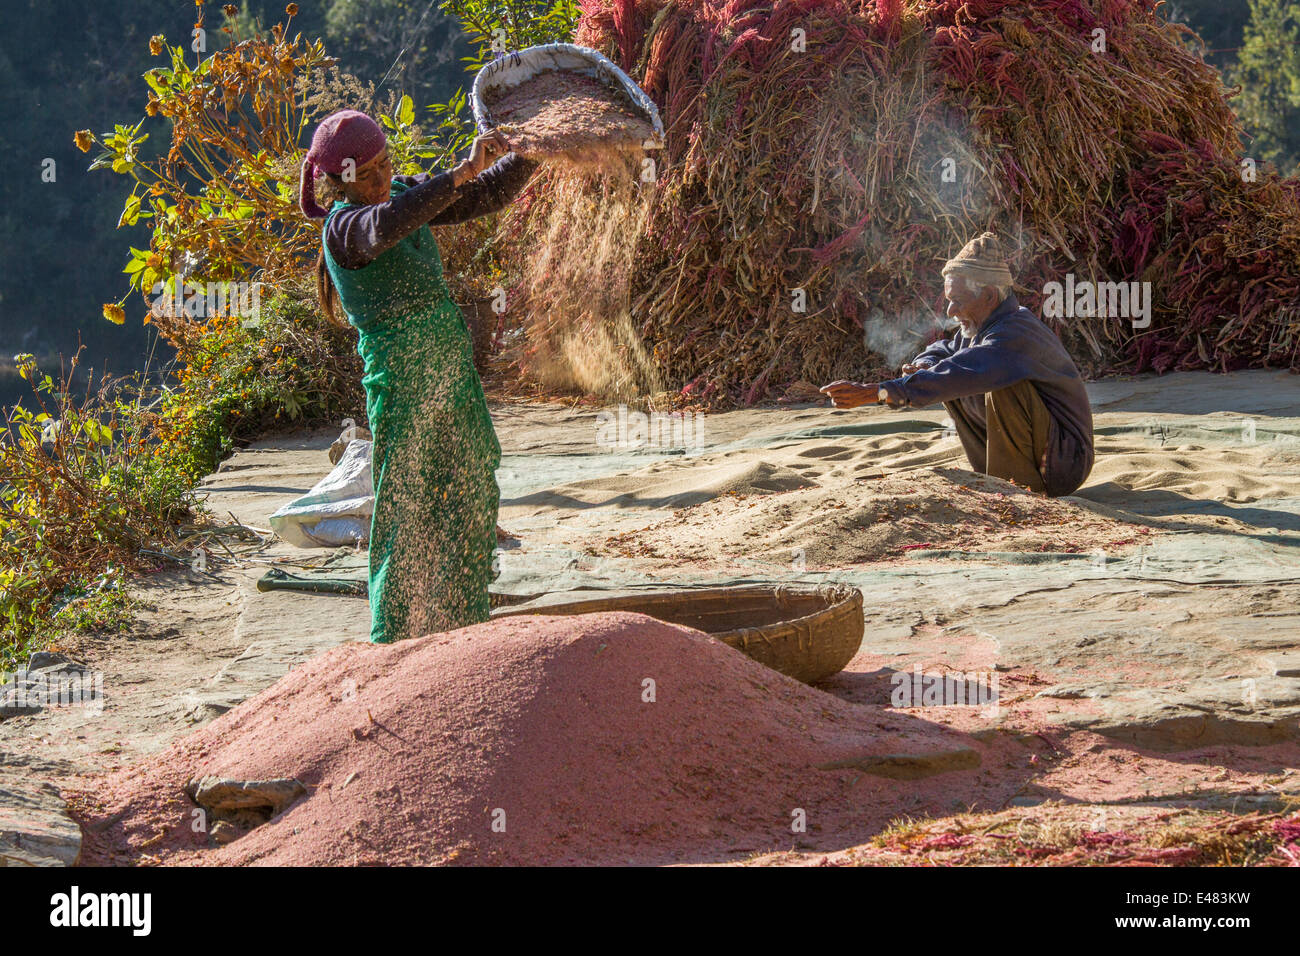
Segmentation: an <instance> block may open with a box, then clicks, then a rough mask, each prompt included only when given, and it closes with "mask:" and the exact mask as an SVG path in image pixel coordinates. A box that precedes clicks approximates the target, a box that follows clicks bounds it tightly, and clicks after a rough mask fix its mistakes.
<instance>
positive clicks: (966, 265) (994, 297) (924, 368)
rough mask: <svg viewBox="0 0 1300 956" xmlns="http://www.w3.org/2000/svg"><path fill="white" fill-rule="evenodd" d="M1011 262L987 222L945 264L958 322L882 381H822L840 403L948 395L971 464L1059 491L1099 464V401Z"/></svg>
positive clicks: (905, 401)
mask: <svg viewBox="0 0 1300 956" xmlns="http://www.w3.org/2000/svg"><path fill="white" fill-rule="evenodd" d="M1011 285H1012V277H1011V270H1010V268H1009V266H1008V265H1007V261H1006V258H1005V256H1004V255H1003V253H1002V249H1001V246H1000V244H999V243H998V239H997V237H996V236H995V235H993V233H991V232H986V233H984V234H983V235H982V236H980V237H979V238H977V239H973V240H971V241H970V242H969V243H967V244H966V247H965V248H963V249H962V250H961V252H959V253H958V254H957V257H956V258H955V259H950V260H949V261H948V263H947V264H946V265H945V266H944V267H943V292H944V296H945V297H946V298H947V300H948V316H949V318H952V319H956V320H957V323H958V325H959V326H960V331H958V333H957V334H956V335H955V336H954V337H953V338H951V339H949V340H948V341H940V342H935V343H934V344H933V345H931V346H930V347H929V348H927V349H926V350H925V351H924V352H922V353H921V354H920V355H918V356H917V357H916V358H915V359H913V360H912V361H911V362H910V363H908V364H907V365H904V366H903V368H902V373H903V375H902V377H901V378H896V379H892V380H890V381H887V382H880V383H878V384H874V385H872V384H865V383H861V382H849V381H839V382H832V383H831V384H830V385H827V386H825V387H823V388H822V392H824V393H826V394H827V395H829V396H830V399H831V402H832V403H833V404H834V405H835V407H836V408H856V407H858V406H859V405H866V404H869V403H872V402H884V403H887V404H888V405H889V406H890V407H892V408H901V407H905V406H913V407H919V406H923V405H933V404H935V403H936V402H942V403H943V406H944V408H946V409H947V410H948V414H949V415H951V416H952V421H953V425H954V426H955V427H956V430H957V437H958V438H959V439H960V440H961V444H962V448H963V449H965V451H966V457H967V458H968V459H970V464H971V467H972V468H973V469H974V470H975V471H978V472H982V473H983V474H988V475H994V476H995V477H998V478H1005V479H1007V480H1008V481H1014V482H1015V483H1016V484H1018V485H1020V486H1022V487H1026V488H1029V489H1031V490H1033V491H1037V492H1040V493H1044V494H1047V495H1051V496H1052V497H1057V496H1060V495H1068V494H1072V493H1073V492H1074V491H1075V490H1077V489H1078V487H1079V486H1080V485H1082V484H1083V482H1084V480H1085V479H1086V478H1087V477H1088V472H1090V471H1091V470H1092V463H1093V441H1092V408H1091V407H1090V406H1089V404H1088V394H1087V392H1086V391H1085V390H1084V387H1083V379H1082V378H1081V377H1080V376H1079V370H1078V369H1077V368H1076V367H1075V365H1074V361H1073V360H1072V359H1071V358H1070V355H1069V353H1068V352H1066V350H1065V346H1063V345H1062V344H1061V340H1060V339H1059V338H1057V337H1056V334H1055V333H1054V332H1053V331H1052V330H1051V329H1049V328H1048V327H1047V326H1046V325H1044V324H1043V322H1042V321H1041V320H1039V319H1038V317H1037V316H1035V315H1034V314H1033V313H1032V312H1030V311H1029V310H1028V309H1026V308H1024V307H1022V306H1021V305H1020V303H1019V302H1018V301H1016V297H1015V295H1014V294H1013V293H1012V292H1011Z"/></svg>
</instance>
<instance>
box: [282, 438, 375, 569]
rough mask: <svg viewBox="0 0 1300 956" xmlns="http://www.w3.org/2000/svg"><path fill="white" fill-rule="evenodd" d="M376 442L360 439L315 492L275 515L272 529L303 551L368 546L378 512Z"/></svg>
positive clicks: (354, 442)
mask: <svg viewBox="0 0 1300 956" xmlns="http://www.w3.org/2000/svg"><path fill="white" fill-rule="evenodd" d="M373 448H374V442H368V441H365V440H364V439H356V440H354V441H352V442H350V443H349V444H348V447H347V450H346V451H345V452H344V453H343V457H342V458H340V459H339V463H338V464H337V465H335V466H334V470H333V471H331V472H330V473H329V474H328V475H326V476H325V477H324V478H322V479H321V480H320V481H318V482H316V484H315V486H314V487H313V488H312V489H311V491H309V492H307V493H306V494H305V495H303V496H302V497H301V498H295V499H294V500H293V501H291V502H289V503H288V504H287V505H285V506H284V507H283V508H281V509H280V510H278V511H277V512H276V513H275V514H273V515H271V529H272V530H273V531H274V532H275V533H276V534H278V535H279V536H280V537H281V538H283V539H284V540H285V541H288V542H289V543H290V544H292V545H296V546H298V547H299V548H337V547H340V546H342V545H365V544H366V543H368V542H369V540H370V518H371V515H373V514H374V511H375V484H374V479H373V477H372V475H371V471H370V453H371V450H372V449H373Z"/></svg>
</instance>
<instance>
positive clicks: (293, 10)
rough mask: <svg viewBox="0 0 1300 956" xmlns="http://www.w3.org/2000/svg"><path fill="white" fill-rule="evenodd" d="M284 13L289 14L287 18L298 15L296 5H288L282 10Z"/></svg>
mask: <svg viewBox="0 0 1300 956" xmlns="http://www.w3.org/2000/svg"><path fill="white" fill-rule="evenodd" d="M284 12H285V13H287V14H289V16H291V17H296V16H297V15H298V4H296V3H291V4H289V5H288V6H287V7H285V8H284Z"/></svg>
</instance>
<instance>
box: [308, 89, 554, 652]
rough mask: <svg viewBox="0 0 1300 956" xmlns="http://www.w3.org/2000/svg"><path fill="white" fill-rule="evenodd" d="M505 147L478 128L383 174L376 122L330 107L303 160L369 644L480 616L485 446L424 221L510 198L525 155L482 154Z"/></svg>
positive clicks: (493, 452)
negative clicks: (362, 401)
mask: <svg viewBox="0 0 1300 956" xmlns="http://www.w3.org/2000/svg"><path fill="white" fill-rule="evenodd" d="M506 149H507V146H506V144H505V142H504V140H503V139H502V138H501V137H500V136H499V135H498V134H495V133H494V134H490V135H487V136H482V137H479V138H478V139H476V140H475V141H474V145H473V148H472V149H471V151H470V157H469V159H467V160H465V161H464V162H462V163H461V164H460V165H458V166H457V167H455V168H454V169H453V170H451V171H450V172H445V173H439V174H438V175H435V176H428V175H424V174H422V175H419V176H396V177H395V176H393V174H392V166H391V164H390V162H389V159H388V144H387V139H386V137H385V136H384V132H383V130H382V129H380V127H379V124H377V123H376V122H375V121H374V120H372V119H371V118H370V117H369V116H366V115H365V114H364V113H359V112H356V111H355V110H343V111H341V112H338V113H334V114H332V115H331V116H329V117H327V118H326V119H325V120H324V121H322V122H321V124H320V125H319V126H318V127H317V128H316V132H315V134H314V135H313V136H312V144H311V149H310V150H309V151H308V153H307V159H306V162H304V163H303V171H302V182H301V186H300V192H299V204H300V205H301V207H302V210H303V212H304V213H305V214H306V215H307V216H308V217H309V218H313V219H320V218H324V219H325V227H324V231H323V235H322V243H321V246H322V249H321V257H320V259H319V260H318V262H317V290H318V292H319V294H320V299H321V306H322V308H323V309H324V311H325V313H326V315H327V317H328V318H329V319H330V320H331V321H334V322H336V323H338V324H342V320H341V319H340V318H339V317H338V312H337V306H338V305H339V304H341V305H342V308H343V311H344V312H345V313H346V314H347V321H349V322H350V323H351V324H352V325H354V326H355V327H356V328H357V329H358V331H359V332H360V339H359V341H358V343H357V351H358V353H359V354H360V355H361V358H362V359H363V360H364V362H365V377H364V378H363V379H362V380H361V381H362V385H363V386H364V387H365V390H366V412H367V414H368V416H369V418H370V429H371V431H372V432H373V433H374V449H373V458H372V465H373V474H374V485H375V510H374V516H373V517H372V519H371V527H370V573H369V578H370V617H371V626H370V639H371V640H372V641H374V642H376V643H388V642H390V641H395V640H400V639H402V638H406V637H418V636H420V635H422V634H430V633H434V632H437V631H446V630H450V629H452V628H457V627H463V626H465V625H467V624H476V623H479V622H482V621H486V620H487V619H488V583H489V582H490V580H491V578H492V555H493V550H494V548H495V547H496V517H497V507H498V504H499V491H498V489H497V483H496V475H495V472H496V468H497V465H498V464H499V463H500V460H501V446H500V445H499V444H498V443H497V437H496V432H495V431H494V429H493V427H492V418H491V416H490V415H489V414H488V408H487V401H486V399H485V398H484V395H483V387H482V384H481V383H480V382H479V377H478V372H477V371H476V370H475V368H474V362H473V353H472V345H471V341H470V336H469V332H468V329H467V327H466V324H465V320H464V318H463V317H462V316H461V313H460V310H459V309H458V308H457V306H456V305H455V303H453V302H452V300H451V294H450V291H449V290H448V288H447V284H446V282H445V281H444V280H443V276H442V259H441V258H440V257H439V255H438V247H437V245H436V244H435V242H434V239H433V233H432V232H430V230H429V227H430V226H440V225H448V224H451V223H456V222H464V221H466V220H468V219H473V218H476V217H478V216H483V215H487V214H488V213H492V212H496V211H497V210H499V209H501V208H503V207H504V206H506V205H507V204H508V203H509V202H510V200H511V199H513V198H514V196H515V195H516V194H517V193H518V192H519V191H520V189H522V188H523V186H524V184H525V183H526V182H527V181H528V178H529V176H531V174H532V172H533V170H534V169H535V168H536V164H535V163H532V162H529V161H526V160H524V159H521V158H520V157H518V156H516V155H514V154H513V153H511V154H509V155H506V156H505V157H504V158H502V159H501V160H499V161H498V162H496V163H495V164H494V165H493V166H492V167H491V168H486V167H487V164H488V161H489V159H490V158H491V157H492V156H494V155H498V154H502V153H505V152H506ZM485 168H486V169H485ZM353 171H354V172H355V175H354V176H353V175H346V174H345V173H351V172H353ZM318 174H323V175H324V176H325V178H326V179H327V180H328V182H329V185H330V186H331V187H332V189H333V190H334V191H335V192H336V193H338V194H341V195H342V196H343V198H342V199H341V200H338V201H336V202H334V203H333V206H332V208H331V209H330V210H329V211H328V212H326V211H325V210H324V209H322V208H321V207H320V206H319V205H317V203H316V194H315V191H316V186H315V177H316V176H317V175H318Z"/></svg>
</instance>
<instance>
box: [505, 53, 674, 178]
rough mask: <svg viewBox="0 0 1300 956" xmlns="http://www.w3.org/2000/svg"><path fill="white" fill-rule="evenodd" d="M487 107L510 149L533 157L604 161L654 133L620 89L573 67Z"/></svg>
mask: <svg viewBox="0 0 1300 956" xmlns="http://www.w3.org/2000/svg"><path fill="white" fill-rule="evenodd" d="M487 106H488V109H489V110H490V111H491V113H492V117H493V119H494V120H495V121H496V124H497V129H498V130H499V131H500V132H501V133H502V134H503V135H504V136H505V138H506V140H507V141H508V142H509V143H510V147H511V149H513V150H514V151H515V152H516V153H518V154H519V155H521V156H526V157H528V158H532V159H546V160H556V159H562V160H565V161H567V162H569V163H571V164H579V165H602V164H603V163H604V161H605V160H606V159H608V158H609V156H610V154H619V153H627V152H637V151H639V150H640V149H641V148H642V144H643V143H644V142H645V141H646V140H647V139H649V138H650V137H651V136H652V135H653V134H654V128H653V127H652V126H651V125H650V121H649V120H648V119H646V117H645V116H644V115H642V114H641V113H640V112H638V111H637V110H636V109H634V108H633V107H632V104H631V103H630V102H629V101H628V98H627V97H626V96H625V95H624V94H623V93H622V92H621V91H619V90H616V89H614V88H613V87H609V86H606V85H605V84H603V83H601V82H599V81H598V80H596V79H594V78H593V77H590V76H584V75H583V74H581V73H574V72H572V71H569V70H548V71H546V72H543V73H539V74H537V75H536V76H535V77H533V78H532V79H530V80H528V81H527V82H524V83H521V84H520V85H518V86H516V87H513V88H512V89H509V90H506V91H505V92H504V93H503V94H502V95H501V96H500V98H499V99H496V100H489V101H488V103H487Z"/></svg>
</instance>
